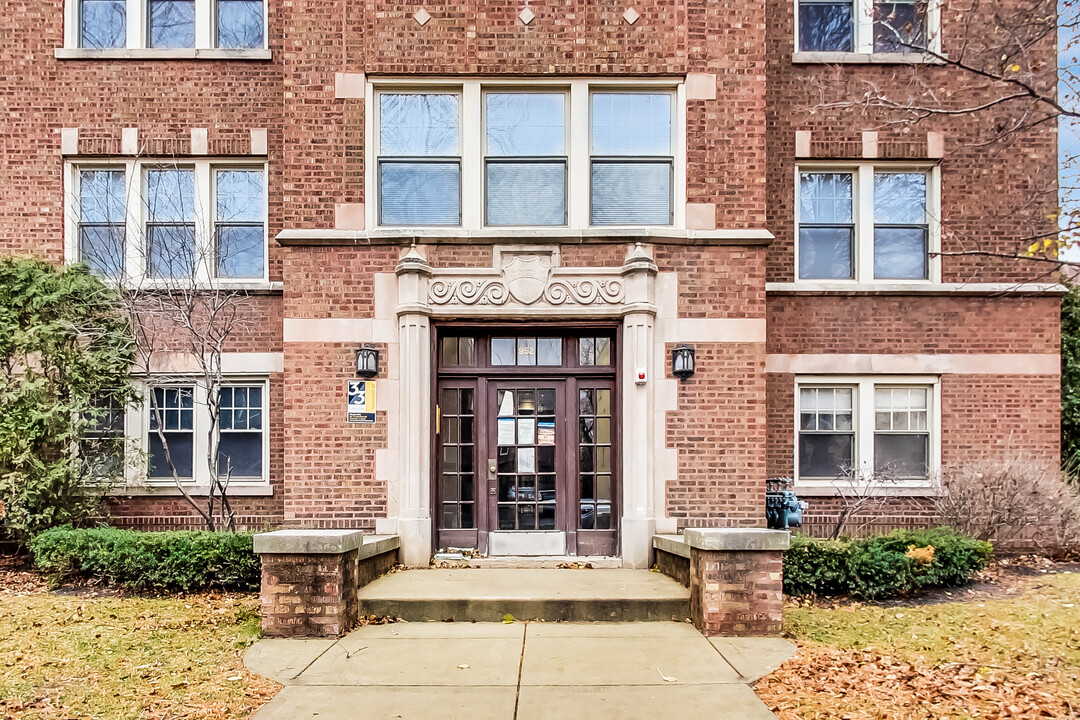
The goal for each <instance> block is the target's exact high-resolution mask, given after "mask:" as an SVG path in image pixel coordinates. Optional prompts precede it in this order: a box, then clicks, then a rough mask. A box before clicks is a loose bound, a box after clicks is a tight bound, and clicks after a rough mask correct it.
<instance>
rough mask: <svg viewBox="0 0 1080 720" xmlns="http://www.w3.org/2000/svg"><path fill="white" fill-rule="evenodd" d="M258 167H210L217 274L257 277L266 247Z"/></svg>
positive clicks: (261, 174)
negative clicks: (212, 179)
mask: <svg viewBox="0 0 1080 720" xmlns="http://www.w3.org/2000/svg"><path fill="white" fill-rule="evenodd" d="M263 174H264V173H263V170H262V168H243V167H237V168H216V169H215V170H214V191H215V199H216V202H215V203H214V256H215V265H216V268H217V276H218V277H221V278H261V277H262V276H263V271H264V269H265V268H264V259H263V256H264V254H265V247H266V224H265V219H266V195H265V192H264V190H265V188H264V187H263Z"/></svg>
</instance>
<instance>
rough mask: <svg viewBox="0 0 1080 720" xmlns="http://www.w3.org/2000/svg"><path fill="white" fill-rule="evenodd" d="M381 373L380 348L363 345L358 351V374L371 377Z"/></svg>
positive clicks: (367, 377) (358, 375) (366, 377)
mask: <svg viewBox="0 0 1080 720" xmlns="http://www.w3.org/2000/svg"><path fill="white" fill-rule="evenodd" d="M378 374H379V349H378V348H373V347H371V346H370V345H362V346H361V347H360V349H359V350H357V351H356V375H357V377H362V378H365V379H369V380H370V379H371V378H373V377H375V376H376V375H378Z"/></svg>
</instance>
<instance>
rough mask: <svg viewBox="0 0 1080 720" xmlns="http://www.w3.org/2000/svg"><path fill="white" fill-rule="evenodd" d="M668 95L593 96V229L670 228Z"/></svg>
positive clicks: (671, 102)
mask: <svg viewBox="0 0 1080 720" xmlns="http://www.w3.org/2000/svg"><path fill="white" fill-rule="evenodd" d="M673 106H674V96H673V95H672V93H670V92H660V93H657V92H609V91H603V92H599V91H597V92H593V94H592V108H591V110H592V113H591V116H592V137H591V138H590V140H591V147H592V150H591V185H592V188H591V190H592V192H591V198H592V200H591V209H590V216H591V222H592V224H593V225H670V224H671V222H672V172H673V166H674V157H673V148H672V145H673V136H672V110H673Z"/></svg>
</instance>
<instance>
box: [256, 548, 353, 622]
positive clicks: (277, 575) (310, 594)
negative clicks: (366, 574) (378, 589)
mask: <svg viewBox="0 0 1080 720" xmlns="http://www.w3.org/2000/svg"><path fill="white" fill-rule="evenodd" d="M357 571H358V568H357V551H356V550H350V551H348V552H345V553H340V554H319V555H315V554H280V555H277V554H275V555H263V556H262V628H263V633H264V634H265V635H266V636H267V637H337V636H338V635H341V634H342V633H345V632H348V631H349V630H350V629H352V627H353V625H355V624H356V620H357V615H358V611H359V601H358V599H357V596H356V591H357V589H358V588H359V577H358V572H357Z"/></svg>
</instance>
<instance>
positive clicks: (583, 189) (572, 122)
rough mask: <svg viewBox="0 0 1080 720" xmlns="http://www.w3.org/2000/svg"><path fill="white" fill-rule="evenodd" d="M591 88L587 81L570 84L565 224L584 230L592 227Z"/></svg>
mask: <svg viewBox="0 0 1080 720" xmlns="http://www.w3.org/2000/svg"><path fill="white" fill-rule="evenodd" d="M590 112H591V110H590V102H589V85H588V83H587V82H586V81H584V80H575V81H573V82H571V83H570V97H569V122H568V123H567V132H568V135H569V144H568V145H567V153H568V156H567V158H568V159H567V168H566V185H567V188H566V195H567V197H566V205H567V207H566V221H567V224H568V225H569V226H570V227H576V228H583V227H588V226H589V224H590V218H589V212H590V207H589V205H590V201H591V187H590V184H591V183H590V174H591V164H592V161H591V158H590V156H591V153H592V147H591V143H590V132H589V130H590V118H589V115H590Z"/></svg>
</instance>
